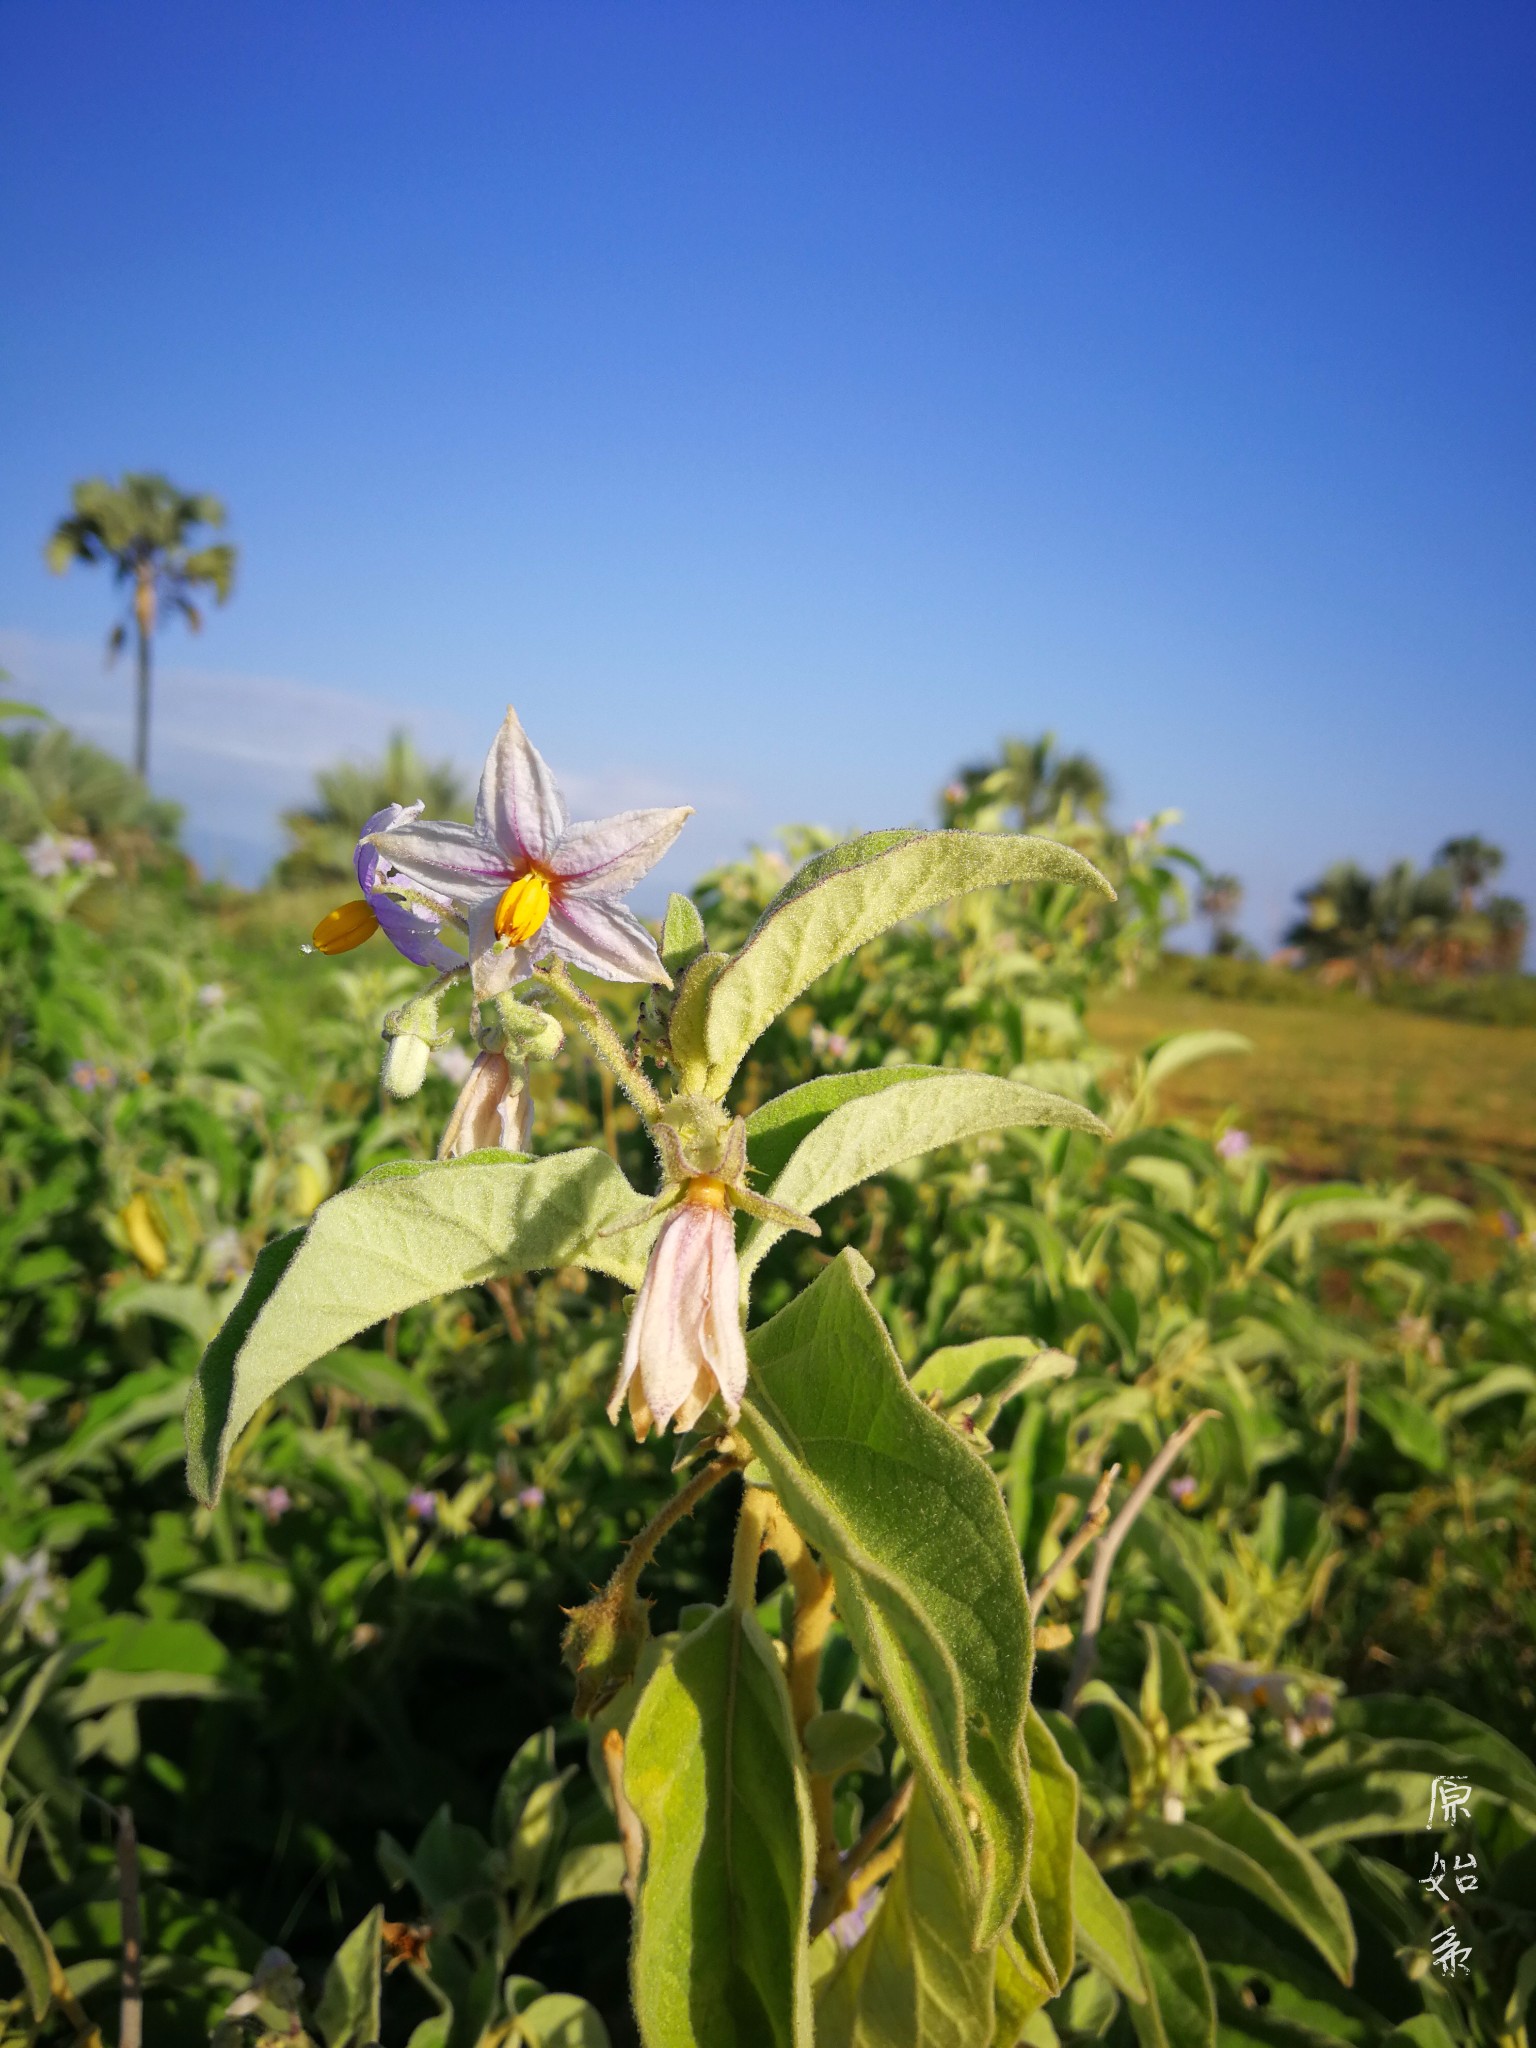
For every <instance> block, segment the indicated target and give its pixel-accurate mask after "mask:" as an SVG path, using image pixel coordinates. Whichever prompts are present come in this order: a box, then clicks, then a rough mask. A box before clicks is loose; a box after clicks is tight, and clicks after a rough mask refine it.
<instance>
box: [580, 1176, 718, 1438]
mask: <svg viewBox="0 0 1536 2048" xmlns="http://www.w3.org/2000/svg"><path fill="white" fill-rule="evenodd" d="M746 1388H747V1347H746V1340H745V1339H744V1338H743V1336H742V1331H741V1308H740V1302H739V1278H738V1272H737V1265H736V1233H735V1229H734V1227H733V1225H732V1222H731V1215H730V1211H729V1209H728V1208H727V1207H726V1206H725V1191H724V1188H723V1187H722V1185H721V1183H720V1182H719V1181H717V1180H710V1179H706V1178H701V1179H698V1180H695V1181H693V1182H692V1183H691V1184H690V1186H689V1191H688V1194H687V1196H686V1197H685V1199H684V1200H683V1202H682V1204H681V1205H680V1206H679V1207H678V1208H676V1209H674V1210H673V1211H672V1213H671V1214H670V1215H669V1216H668V1218H667V1220H666V1222H665V1223H664V1224H663V1225H662V1228H661V1235H660V1236H659V1237H658V1238H657V1240H656V1242H655V1244H654V1245H653V1246H652V1248H651V1257H650V1262H649V1264H648V1265H647V1267H646V1269H645V1279H644V1281H643V1282H642V1283H641V1287H640V1293H639V1297H638V1298H637V1300H636V1302H635V1308H634V1314H633V1315H632V1316H631V1317H630V1322H629V1334H628V1336H627V1337H626V1339H625V1342H624V1359H623V1363H622V1364H621V1365H620V1367H619V1377H618V1381H617V1384H616V1385H615V1387H614V1390H613V1398H612V1399H611V1400H610V1401H609V1403H608V1418H609V1420H610V1421H611V1422H617V1420H618V1417H619V1410H620V1408H621V1407H622V1406H623V1405H624V1400H625V1397H626V1395H627V1396H628V1399H629V1413H630V1419H631V1421H632V1422H633V1424H634V1430H635V1435H636V1436H637V1437H639V1438H640V1439H642V1440H643V1439H644V1438H645V1437H646V1436H647V1435H648V1434H649V1432H650V1430H651V1429H652V1427H653V1426H654V1427H655V1428H656V1429H657V1430H659V1431H663V1432H664V1431H665V1430H666V1429H667V1427H668V1425H669V1424H671V1423H674V1422H675V1423H676V1425H677V1427H678V1428H679V1429H691V1428H692V1427H693V1425H694V1423H695V1422H697V1421H698V1419H699V1417H700V1416H701V1415H702V1414H703V1412H704V1410H705V1409H706V1408H707V1407H708V1406H709V1404H710V1402H711V1401H712V1400H713V1399H714V1397H715V1395H716V1394H718V1395H719V1396H720V1398H721V1400H722V1402H723V1403H724V1405H725V1412H726V1415H727V1417H728V1419H729V1420H730V1421H732V1422H734V1421H735V1420H736V1417H737V1415H738V1414H739V1413H740V1410H741V1399H742V1395H743V1394H744V1393H745V1392H746Z"/></svg>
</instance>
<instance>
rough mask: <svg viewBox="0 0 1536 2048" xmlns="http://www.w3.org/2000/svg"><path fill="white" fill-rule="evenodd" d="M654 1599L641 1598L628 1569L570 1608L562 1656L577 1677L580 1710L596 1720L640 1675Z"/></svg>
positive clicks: (579, 1716) (580, 1715)
mask: <svg viewBox="0 0 1536 2048" xmlns="http://www.w3.org/2000/svg"><path fill="white" fill-rule="evenodd" d="M650 1610H651V1603H650V1601H649V1600H642V1599H640V1598H639V1597H638V1596H637V1594H636V1593H635V1591H634V1589H633V1587H632V1586H630V1585H628V1584H627V1583H626V1582H625V1578H624V1574H623V1573H622V1572H620V1573H618V1574H617V1575H616V1576H615V1577H614V1578H613V1579H611V1580H610V1581H609V1583H608V1585H607V1586H605V1587H604V1589H603V1591H602V1592H601V1593H599V1594H598V1595H597V1597H596V1599H593V1600H588V1601H587V1602H586V1604H585V1605H584V1606H581V1607H572V1608H570V1609H568V1610H567V1613H568V1619H567V1621H566V1624H565V1633H564V1635H562V1636H561V1638H560V1656H561V1660H562V1662H563V1663H564V1665H565V1668H566V1670H567V1671H569V1672H570V1673H571V1675H572V1676H573V1677H574V1678H575V1680H576V1699H575V1706H574V1712H575V1714H576V1718H577V1719H578V1720H579V1721H586V1720H590V1718H591V1717H592V1715H593V1714H595V1713H597V1712H599V1711H600V1709H601V1708H602V1707H604V1706H605V1705H606V1704H607V1702H608V1701H609V1700H611V1699H612V1698H613V1696H614V1694H615V1693H616V1692H618V1691H619V1690H620V1689H621V1688H622V1687H623V1686H625V1685H627V1684H628V1683H629V1681H630V1679H631V1678H633V1676H634V1674H635V1666H636V1665H637V1664H638V1663H639V1661H640V1652H641V1651H642V1650H643V1649H644V1648H645V1646H646V1644H647V1643H648V1642H649V1641H650V1635H651V1620H650Z"/></svg>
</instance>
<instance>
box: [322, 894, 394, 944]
mask: <svg viewBox="0 0 1536 2048" xmlns="http://www.w3.org/2000/svg"><path fill="white" fill-rule="evenodd" d="M378 928H379V920H378V919H377V918H376V917H375V916H374V914H373V912H372V910H370V909H369V907H368V905H367V904H366V903H365V902H364V901H363V899H362V897H361V896H359V897H358V899H357V901H356V902H355V903H342V904H338V905H337V907H336V909H334V910H330V911H327V912H326V914H325V916H324V917H322V918H321V920H320V922H319V923H318V924H317V925H316V926H315V930H314V941H315V950H316V951H317V952H320V953H350V952H351V950H352V948H353V947H354V946H360V945H361V944H362V943H363V941H364V939H371V938H372V937H373V935H374V933H375V932H376V931H377V930H378Z"/></svg>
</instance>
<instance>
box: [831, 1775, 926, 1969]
mask: <svg viewBox="0 0 1536 2048" xmlns="http://www.w3.org/2000/svg"><path fill="white" fill-rule="evenodd" d="M915 1783H916V1780H915V1779H913V1778H903V1780H902V1781H901V1783H900V1784H899V1785H898V1786H897V1788H896V1790H895V1791H894V1792H893V1793H892V1794H891V1796H890V1798H889V1799H888V1800H887V1801H886V1802H885V1804H884V1806H882V1807H881V1809H880V1811H879V1812H878V1813H877V1814H876V1815H875V1817H874V1819H873V1820H872V1821H871V1822H870V1824H869V1826H868V1827H867V1828H866V1829H865V1830H864V1832H863V1834H862V1835H860V1837H859V1839H858V1840H857V1841H856V1842H855V1843H854V1845H853V1847H852V1848H851V1849H850V1850H849V1851H848V1854H847V1855H846V1856H845V1857H844V1858H843V1859H842V1863H841V1865H840V1867H839V1870H838V1875H837V1882H836V1883H835V1884H832V1885H827V1886H825V1887H824V1888H823V1891H822V1895H821V1899H820V1902H819V1904H818V1905H817V1907H816V1910H815V1912H814V1913H813V1914H812V1915H811V1929H810V1932H811V1939H812V1940H813V1941H814V1940H815V1938H816V1936H817V1935H818V1934H820V1933H821V1932H822V1930H823V1928H827V1927H830V1926H831V1925H832V1922H833V1921H834V1920H836V1919H837V1918H838V1916H839V1915H840V1914H842V1913H846V1912H847V1910H848V1908H849V1907H850V1906H851V1905H852V1904H853V1902H854V1900H855V1899H856V1898H857V1897H858V1896H859V1894H860V1893H861V1892H866V1891H868V1889H869V1887H870V1885H872V1884H874V1883H876V1882H877V1879H878V1877H880V1876H883V1875H884V1873H885V1870H886V1869H888V1868H889V1867H890V1863H885V1862H882V1863H881V1864H880V1867H879V1869H878V1871H877V1872H876V1876H875V1877H867V1876H866V1877H865V1878H864V1881H863V1882H862V1883H860V1884H858V1885H857V1889H855V1881H856V1880H857V1879H858V1878H859V1877H860V1875H861V1873H864V1872H867V1871H869V1870H870V1869H872V1868H874V1867H875V1865H876V1861H877V1855H878V1852H879V1849H880V1845H881V1843H882V1842H884V1841H885V1840H886V1837H887V1836H888V1835H889V1834H890V1833H891V1831H892V1829H894V1828H897V1827H899V1826H900V1825H901V1823H902V1821H903V1820H905V1819H906V1815H907V1808H908V1807H909V1806H910V1805H911V1804H912V1792H913V1787H914V1785H915ZM894 1861H895V1858H894V1857H892V1858H891V1859H890V1862H891V1863H894Z"/></svg>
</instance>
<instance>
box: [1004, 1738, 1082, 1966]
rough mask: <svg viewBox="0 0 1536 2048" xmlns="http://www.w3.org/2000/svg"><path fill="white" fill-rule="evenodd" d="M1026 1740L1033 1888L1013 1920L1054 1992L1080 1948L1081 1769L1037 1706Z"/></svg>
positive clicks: (1026, 1950) (1021, 1941)
mask: <svg viewBox="0 0 1536 2048" xmlns="http://www.w3.org/2000/svg"><path fill="white" fill-rule="evenodd" d="M1025 1746H1026V1748H1027V1749H1028V1752H1029V1803H1030V1808H1031V1811H1032V1812H1033V1814H1034V1823H1035V1825H1034V1835H1033V1839H1032V1840H1031V1842H1030V1848H1029V1890H1028V1891H1027V1893H1026V1894H1025V1902H1024V1907H1023V1908H1022V1909H1021V1911H1020V1913H1019V1915H1018V1917H1017V1918H1016V1919H1015V1921H1014V1923H1013V1932H1014V1938H1015V1940H1016V1941H1017V1942H1018V1944H1019V1946H1020V1948H1021V1949H1022V1950H1023V1951H1024V1954H1025V1956H1026V1958H1027V1959H1028V1960H1029V1961H1030V1962H1031V1963H1032V1965H1033V1967H1034V1968H1035V1970H1036V1971H1037V1972H1038V1974H1039V1975H1040V1976H1041V1977H1042V1978H1044V1979H1045V1981H1046V1983H1047V1985H1048V1988H1049V1991H1050V1992H1051V1993H1052V1994H1054V1993H1055V1992H1057V1991H1059V1990H1060V1989H1061V1987H1062V1985H1063V1984H1065V1983H1066V1981H1067V1979H1068V1978H1069V1977H1070V1976H1071V1975H1072V1966H1073V1963H1074V1962H1075V1960H1076V1953H1077V1952H1076V1943H1075V1939H1074V1934H1073V1925H1074V1908H1073V1897H1072V1893H1073V1879H1072V1872H1073V1864H1074V1862H1075V1860H1076V1853H1077V1773H1076V1772H1075V1771H1074V1770H1072V1769H1071V1767H1070V1766H1069V1765H1068V1763H1067V1760H1066V1758H1065V1757H1064V1756H1063V1755H1062V1753H1061V1751H1060V1750H1059V1749H1058V1748H1057V1746H1056V1738H1055V1737H1054V1736H1053V1735H1052V1734H1051V1731H1050V1729H1049V1728H1048V1727H1047V1726H1046V1725H1045V1723H1044V1721H1042V1720H1041V1718H1040V1716H1039V1715H1038V1714H1037V1713H1036V1712H1035V1710H1034V1709H1033V1707H1031V1709H1030V1712H1029V1722H1028V1726H1027V1730H1026V1734H1025ZM1031 1908H1032V1909H1033V1915H1032V1919H1031V1917H1030V1909H1031Z"/></svg>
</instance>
